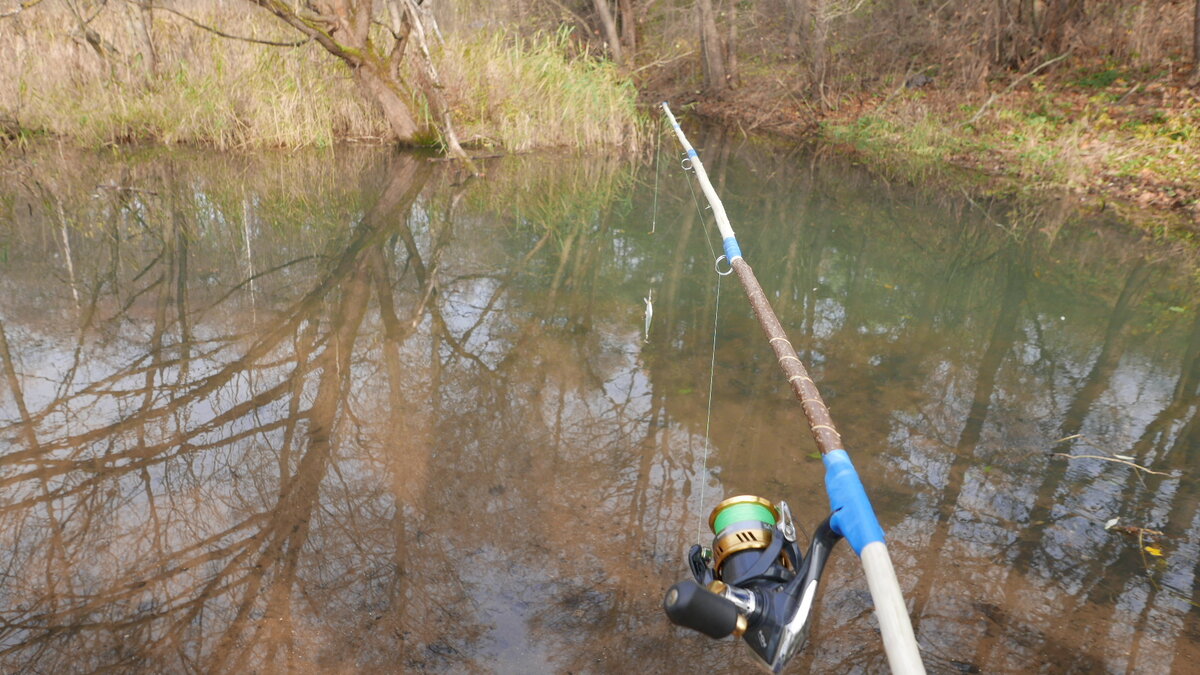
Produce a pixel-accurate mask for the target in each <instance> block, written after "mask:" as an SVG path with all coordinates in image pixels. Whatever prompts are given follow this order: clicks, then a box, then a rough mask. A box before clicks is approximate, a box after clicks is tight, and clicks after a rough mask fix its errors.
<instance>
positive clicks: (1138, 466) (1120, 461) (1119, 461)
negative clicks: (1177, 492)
mask: <svg viewBox="0 0 1200 675" xmlns="http://www.w3.org/2000/svg"><path fill="white" fill-rule="evenodd" d="M1054 454H1055V455H1056V456H1058V457H1066V458H1067V459H1099V460H1101V461H1105V462H1116V463H1117V464H1125V465H1126V466H1132V467H1133V468H1135V469H1138V470H1139V471H1145V472H1146V473H1152V474H1154V475H1155V476H1170V475H1173V474H1170V473H1166V472H1163V471H1154V470H1152V469H1147V468H1146V467H1144V466H1142V465H1141V464H1134V463H1133V462H1130V461H1128V460H1124V459H1117V458H1116V457H1105V456H1103V455H1069V454H1067V453H1065V452H1056V453H1054Z"/></svg>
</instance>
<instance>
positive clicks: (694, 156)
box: [687, 148, 699, 159]
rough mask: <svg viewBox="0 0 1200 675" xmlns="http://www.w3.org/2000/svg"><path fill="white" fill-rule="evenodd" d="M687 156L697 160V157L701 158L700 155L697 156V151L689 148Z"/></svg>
mask: <svg viewBox="0 0 1200 675" xmlns="http://www.w3.org/2000/svg"><path fill="white" fill-rule="evenodd" d="M687 156H688V157H689V158H691V159H696V158H697V157H699V155H697V154H696V151H695V150H693V149H691V148H688V151H687Z"/></svg>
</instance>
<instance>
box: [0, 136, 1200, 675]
mask: <svg viewBox="0 0 1200 675" xmlns="http://www.w3.org/2000/svg"><path fill="white" fill-rule="evenodd" d="M697 140H703V141H705V142H703V143H700V144H699V145H700V146H701V152H702V153H704V154H705V157H706V158H707V159H706V163H707V164H708V166H709V169H710V172H711V173H712V174H713V175H714V177H715V179H716V182H718V184H719V186H720V189H721V191H722V194H723V195H725V198H726V203H727V207H728V208H729V211H730V215H731V217H732V218H733V221H734V224H735V227H737V228H738V230H739V234H740V237H741V239H742V241H743V248H744V250H745V251H746V256H747V259H748V260H749V261H750V262H751V264H753V265H754V266H755V269H756V271H757V273H758V276H759V278H760V279H761V280H762V281H763V283H764V286H765V287H766V288H767V291H768V293H769V294H771V295H772V296H773V299H774V302H775V303H776V308H777V310H778V312H779V314H780V317H781V319H782V320H783V322H784V324H785V326H786V327H787V328H788V330H789V332H790V333H791V335H792V338H793V342H795V343H796V344H797V346H798V347H799V348H801V355H802V356H803V357H805V358H806V359H807V360H809V362H811V363H812V364H813V368H812V370H813V372H814V375H815V376H816V379H817V380H818V382H819V383H820V384H821V387H822V390H823V393H824V394H825V397H826V399H827V401H828V402H829V404H830V406H831V408H832V411H833V414H834V417H835V419H836V420H837V421H838V423H839V425H840V427H841V431H842V435H843V436H844V437H845V439H846V441H847V443H848V449H849V450H850V452H851V455H852V456H853V457H855V459H856V462H857V464H858V467H859V470H860V472H861V473H862V474H863V479H864V482H865V483H866V485H867V487H868V490H869V491H870V492H871V494H872V496H873V499H874V501H875V504H876V506H877V508H878V509H879V511H880V519H881V520H882V522H883V524H884V526H885V528H886V529H887V531H888V534H889V538H890V546H891V550H892V555H893V557H894V559H895V562H896V566H897V571H898V573H899V576H900V579H901V582H902V585H903V586H904V588H905V591H906V593H907V597H908V600H909V603H910V606H911V607H912V614H913V617H914V624H915V628H916V631H917V635H918V638H919V640H920V642H921V645H922V649H923V651H924V654H925V658H926V661H927V664H928V665H929V667H930V669H931V671H934V672H979V671H982V672H1030V671H1041V672H1097V671H1110V672H1145V673H1161V672H1166V671H1168V670H1170V669H1172V668H1173V669H1174V670H1175V671H1177V672H1187V671H1189V670H1190V669H1192V668H1193V667H1194V666H1195V663H1197V662H1200V622H1198V621H1197V618H1198V613H1200V610H1197V609H1196V606H1195V605H1194V604H1192V599H1193V598H1194V597H1195V595H1196V573H1197V560H1198V558H1200V509H1198V508H1197V507H1198V505H1200V501H1198V496H1197V490H1196V485H1197V483H1196V474H1197V470H1198V469H1200V462H1198V460H1197V453H1198V452H1200V412H1198V411H1200V318H1198V314H1197V306H1196V301H1195V298H1196V292H1195V291H1196V289H1195V282H1194V280H1193V279H1191V278H1190V277H1189V273H1188V272H1187V270H1186V269H1185V268H1184V267H1183V266H1182V265H1181V264H1180V262H1179V261H1178V259H1177V258H1176V257H1174V256H1173V255H1171V254H1170V253H1167V252H1164V251H1163V250H1162V249H1161V248H1156V247H1155V246H1154V245H1152V244H1150V243H1146V242H1142V241H1139V240H1138V238H1137V237H1134V236H1132V235H1130V234H1128V233H1126V232H1124V231H1123V230H1120V229H1110V228H1105V227H1103V224H1102V223H1101V222H1100V221H1099V219H1098V218H1096V217H1083V216H1079V215H1078V214H1076V213H1075V212H1073V211H1072V210H1071V209H1070V208H1069V207H1067V206H1065V205H1058V204H1043V205H1041V206H1037V207H1016V206H1013V205H1011V204H1001V203H995V204H992V203H979V202H978V201H976V202H971V201H970V200H968V199H966V198H965V197H960V196H954V195H929V194H920V193H917V192H916V191H914V190H912V189H911V188H908V187H905V186H901V185H889V184H887V183H884V182H880V181H878V180H876V179H872V178H870V177H868V176H866V175H864V174H863V173H861V172H859V171H857V170H855V169H854V168H852V167H850V166H847V165H846V164H845V163H844V162H841V161H838V160H836V159H833V158H828V157H824V158H817V157H814V156H812V155H808V154H793V155H791V156H787V155H782V154H778V153H774V152H772V151H771V150H770V149H769V148H767V147H765V146H761V145H754V144H752V143H749V142H747V141H744V140H741V139H740V138H735V137H733V136H729V137H725V138H722V137H721V136H720V135H717V134H710V135H708V136H707V137H706V138H705V137H704V136H703V135H701V137H700V138H698V139H697ZM489 174H490V175H489V177H488V178H487V179H484V180H476V181H469V182H462V181H461V177H459V176H457V175H455V174H454V173H453V170H452V169H451V168H450V167H448V166H446V165H444V164H440V163H431V162H427V161H425V160H423V159H420V158H417V157H411V156H404V155H390V154H388V153H384V152H379V151H374V152H366V151H364V152H345V153H340V154H338V155H337V156H331V155H321V154H313V155H303V154H302V155H288V156H275V157H272V156H265V157H256V158H246V157H236V156H212V155H210V154H207V153H176V152H171V153H166V154H163V153H150V154H146V155H139V154H131V155H122V154H115V155H110V154H105V155H88V156H79V155H74V154H70V155H67V154H64V153H62V152H60V151H43V152H37V153H33V154H31V155H29V156H28V157H25V158H14V157H10V158H9V160H8V168H7V171H6V173H5V174H4V180H3V183H0V209H2V210H0V217H2V219H3V220H2V222H3V227H2V228H0V270H2V274H0V284H2V286H3V292H2V293H0V329H2V330H0V337H2V338H3V340H2V341H0V356H2V358H3V364H2V370H3V375H4V385H3V386H2V387H0V392H3V393H0V417H2V419H0V425H2V429H0V452H2V457H0V485H2V491H0V541H2V542H3V547H4V550H6V551H8V555H7V556H6V557H5V558H4V559H3V560H2V563H0V564H2V571H0V575H2V576H0V669H2V670H4V671H19V672H36V673H51V672H83V671H89V672H90V671H100V670H115V671H120V672H130V671H144V672H192V671H200V672H292V671H295V672H332V673H342V672H396V671H409V672H412V671H418V672H419V671H425V670H428V671H447V672H508V673H524V672H621V673H627V672H741V671H743V670H745V669H747V668H749V667H750V661H749V657H748V655H747V654H746V653H745V651H744V647H742V646H741V645H735V644H733V643H730V642H723V643H716V642H712V641H709V640H707V639H705V638H702V637H700V636H698V635H695V634H688V633H684V632H683V631H680V630H676V629H674V628H672V627H671V626H670V625H669V624H668V623H667V621H666V619H665V618H664V617H663V615H662V613H661V610H660V602H661V596H662V593H663V591H664V589H665V588H666V587H667V586H668V585H669V584H670V583H672V582H674V581H676V580H678V579H681V578H683V577H684V575H685V574H686V571H685V565H684V562H683V552H684V551H685V549H686V547H687V546H688V545H689V544H691V543H694V542H695V541H696V532H697V526H698V519H699V518H700V517H701V515H702V514H707V509H708V508H711V506H712V505H713V504H715V503H716V502H717V501H719V500H720V499H721V498H722V497H723V496H729V495H732V494H737V493H742V492H755V493H761V494H763V495H764V496H766V497H769V498H772V499H781V498H782V499H787V500H789V501H790V503H791V504H792V505H793V509H794V510H795V511H796V512H797V514H798V515H799V517H800V518H801V520H802V521H804V524H805V525H807V526H811V525H813V524H814V523H815V522H816V521H818V520H819V519H820V518H821V517H823V516H824V515H825V510H826V509H827V503H826V501H825V496H824V493H823V490H822V487H821V485H822V471H821V464H820V461H819V460H818V459H815V458H814V457H813V456H812V453H813V452H814V451H815V448H814V447H813V445H812V442H811V441H810V440H809V438H808V437H807V432H806V429H805V426H804V424H803V419H802V414H801V411H800V409H799V406H798V405H797V404H796V403H795V402H794V401H792V400H791V399H790V398H789V392H788V389H787V386H786V383H785V382H783V380H782V378H781V377H780V376H779V374H778V372H777V371H776V368H775V365H774V360H773V358H772V357H771V354H770V351H769V349H768V347H767V346H766V345H765V343H764V342H763V340H762V339H761V338H760V336H759V332H758V328H757V326H756V324H754V323H753V319H752V317H751V316H750V312H749V309H748V307H747V305H746V304H745V302H744V300H743V298H742V296H741V291H740V289H739V288H738V287H737V286H736V284H735V283H732V282H731V280H727V281H726V282H725V283H724V284H723V288H722V289H721V295H720V330H719V332H718V347H717V354H716V375H717V378H716V384H715V388H714V400H713V404H712V430H711V439H712V441H711V449H710V451H709V454H708V459H707V470H703V469H702V464H701V460H702V455H703V451H704V447H705V440H704V437H705V423H706V403H707V399H706V392H707V387H708V371H709V361H710V358H711V352H710V348H711V344H712V336H713V319H712V317H713V311H714V303H715V301H716V298H717V296H716V294H715V285H716V276H715V274H714V273H713V272H712V269H713V267H712V263H713V256H712V255H711V254H710V252H709V248H708V246H707V245H706V243H705V238H706V237H705V231H704V227H705V226H704V224H703V223H702V222H701V221H700V219H699V218H698V217H697V215H696V209H695V206H694V205H693V201H692V196H691V193H690V192H689V191H688V187H687V184H686V183H685V182H684V180H683V178H682V175H681V173H680V171H679V169H678V166H677V165H676V164H675V162H674V161H673V159H668V160H667V161H665V162H664V166H663V169H662V172H661V175H660V176H659V179H658V181H659V192H658V195H657V202H656V201H655V195H654V190H653V186H654V184H655V173H654V171H653V167H651V168H650V169H643V170H642V172H641V173H640V174H638V175H637V176H636V178H635V177H634V176H632V175H630V172H629V167H627V166H624V165H622V164H621V163H619V162H616V161H611V162H606V161H604V160H599V161H597V160H595V159H594V158H589V161H588V162H584V161H580V160H577V159H573V158H567V157H525V158H510V159H506V160H503V161H500V162H497V163H495V164H493V165H491V166H489ZM655 209H657V211H655ZM655 213H656V215H655ZM652 220H654V224H655V233H654V234H650V233H649V230H650V226H651V221H652ZM713 236H714V238H715V235H713ZM651 290H653V297H654V306H655V312H654V320H653V323H652V325H651V328H650V339H649V341H648V342H644V341H643V335H642V331H643V307H644V304H643V301H642V298H643V297H644V296H646V295H647V293H649V292H650V291H651ZM1066 437H1073V438H1070V439H1069V440H1060V439H1064V438H1066ZM1056 452H1061V453H1069V454H1075V455H1109V456H1111V455H1113V454H1120V455H1125V456H1129V457H1133V458H1135V459H1136V461H1137V462H1138V463H1139V464H1143V465H1146V466H1148V467H1149V468H1151V469H1153V470H1154V471H1157V472H1161V474H1168V475H1161V474H1149V473H1139V472H1137V471H1136V470H1134V469H1132V468H1130V467H1129V466H1126V465H1122V464H1119V463H1114V462H1104V461H1100V460H1093V459H1074V460H1068V459H1066V458H1064V457H1060V456H1057V455H1054V454H1052V453H1056ZM701 481H704V482H706V483H707V486H706V488H705V492H704V494H705V502H706V503H705V505H704V506H703V507H702V506H701V505H700V504H698V503H697V500H698V496H699V495H698V493H699V492H700V484H701ZM1116 516H1120V517H1121V519H1122V522H1123V523H1127V524H1129V525H1136V526H1141V527H1147V528H1152V529H1155V530H1161V531H1162V532H1163V533H1164V534H1163V535H1162V536H1161V537H1158V538H1157V539H1156V540H1155V543H1156V544H1157V545H1158V546H1159V547H1161V552H1162V553H1163V556H1162V557H1161V558H1160V557H1155V556H1154V555H1152V554H1151V553H1147V552H1145V551H1144V550H1143V549H1142V548H1141V547H1140V546H1139V542H1138V540H1137V538H1136V537H1135V536H1128V535H1123V534H1120V533H1118V532H1115V531H1105V529H1104V523H1105V521H1107V520H1108V519H1110V518H1112V517H1116ZM1142 543H1143V544H1149V543H1151V542H1149V541H1144V542H1142ZM1156 550H1157V549H1156ZM826 579H827V580H828V583H827V585H826V589H825V591H824V593H823V595H822V597H821V599H820V602H819V607H818V612H817V618H816V624H815V627H814V630H813V634H812V639H811V641H810V644H809V647H808V648H807V650H806V651H805V652H804V654H802V655H801V656H800V657H799V658H798V659H797V661H796V665H795V666H794V668H793V670H794V671H795V672H803V671H804V670H806V669H810V670H812V671H814V672H839V673H841V672H879V671H882V670H885V669H886V666H885V661H884V657H883V654H882V648H881V645H880V643H879V640H878V637H877V633H876V628H875V621H874V618H873V616H872V614H871V604H870V599H869V596H868V595H867V592H866V584H865V582H864V580H863V578H862V574H861V572H860V570H859V568H858V565H857V561H856V560H855V559H854V557H853V554H852V553H851V552H850V551H849V549H848V547H845V545H842V546H839V549H838V550H837V552H836V553H835V556H834V559H833V561H832V563H831V567H830V568H829V569H828V571H827V573H826Z"/></svg>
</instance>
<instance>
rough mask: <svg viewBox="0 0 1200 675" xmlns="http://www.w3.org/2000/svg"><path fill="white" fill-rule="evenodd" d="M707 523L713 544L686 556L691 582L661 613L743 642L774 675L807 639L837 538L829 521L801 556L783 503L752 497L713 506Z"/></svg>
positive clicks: (680, 586)
mask: <svg viewBox="0 0 1200 675" xmlns="http://www.w3.org/2000/svg"><path fill="white" fill-rule="evenodd" d="M708 525H709V528H710V529H711V530H712V531H713V542H712V547H711V548H703V547H701V546H698V545H697V546H692V548H691V550H690V551H688V564H689V566H690V567H691V570H692V576H693V577H695V581H692V580H687V581H681V582H679V583H677V584H675V585H674V586H672V587H671V589H670V590H669V591H667V595H666V597H665V598H664V599H663V609H665V610H666V612H667V617H669V618H670V619H671V621H672V623H675V624H676V625H679V626H683V627H684V628H691V629H692V630H695V631H699V632H701V633H704V634H705V635H707V636H709V637H711V638H716V639H720V638H723V637H726V636H728V635H733V636H734V637H740V638H742V639H743V640H745V642H746V644H747V645H749V647H750V649H751V651H753V652H754V654H755V656H757V657H758V658H759V659H760V660H761V662H762V664H763V665H764V666H766V668H767V670H769V671H770V672H772V673H778V672H780V671H782V670H783V668H784V667H785V666H786V665H787V663H788V661H789V660H791V658H792V657H793V656H795V655H796V654H797V653H798V652H799V651H800V649H801V647H803V646H804V642H805V640H806V639H807V638H808V629H809V623H808V621H809V618H810V616H811V615H812V608H813V603H814V602H815V601H816V595H817V585H818V581H819V580H820V578H821V572H822V571H824V569H825V563H826V561H828V560H829V553H830V551H831V550H832V549H833V546H834V545H835V544H837V542H838V540H839V539H841V538H842V535H840V534H838V533H836V532H834V531H833V529H832V528H831V527H830V523H829V518H826V519H825V520H824V522H822V523H821V524H820V526H818V527H817V531H816V533H814V534H813V537H812V540H811V541H810V542H809V545H808V552H807V553H805V554H803V555H801V553H800V545H799V544H797V543H796V528H795V526H794V525H793V524H792V514H791V511H790V510H789V509H788V505H787V503H786V502H782V501H781V502H779V505H778V507H776V505H775V504H772V503H771V502H769V501H767V500H766V499H763V498H762V497H754V496H750V495H743V496H740V497H731V498H729V499H726V500H725V501H723V502H721V503H720V504H717V507H716V508H714V509H713V511H712V514H711V515H709V517H708Z"/></svg>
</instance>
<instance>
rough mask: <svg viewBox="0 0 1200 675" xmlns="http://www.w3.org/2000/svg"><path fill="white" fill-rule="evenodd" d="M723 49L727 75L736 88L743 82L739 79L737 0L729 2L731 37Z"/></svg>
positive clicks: (731, 84) (732, 85)
mask: <svg viewBox="0 0 1200 675" xmlns="http://www.w3.org/2000/svg"><path fill="white" fill-rule="evenodd" d="M721 51H722V53H723V54H724V55H725V76H726V78H727V79H728V80H729V86H730V87H731V88H734V89H736V88H737V87H738V86H739V85H740V84H741V82H740V81H739V80H738V62H737V1H736V0H734V2H731V3H729V38H728V39H727V40H726V41H725V45H724V49H722V50H721Z"/></svg>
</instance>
